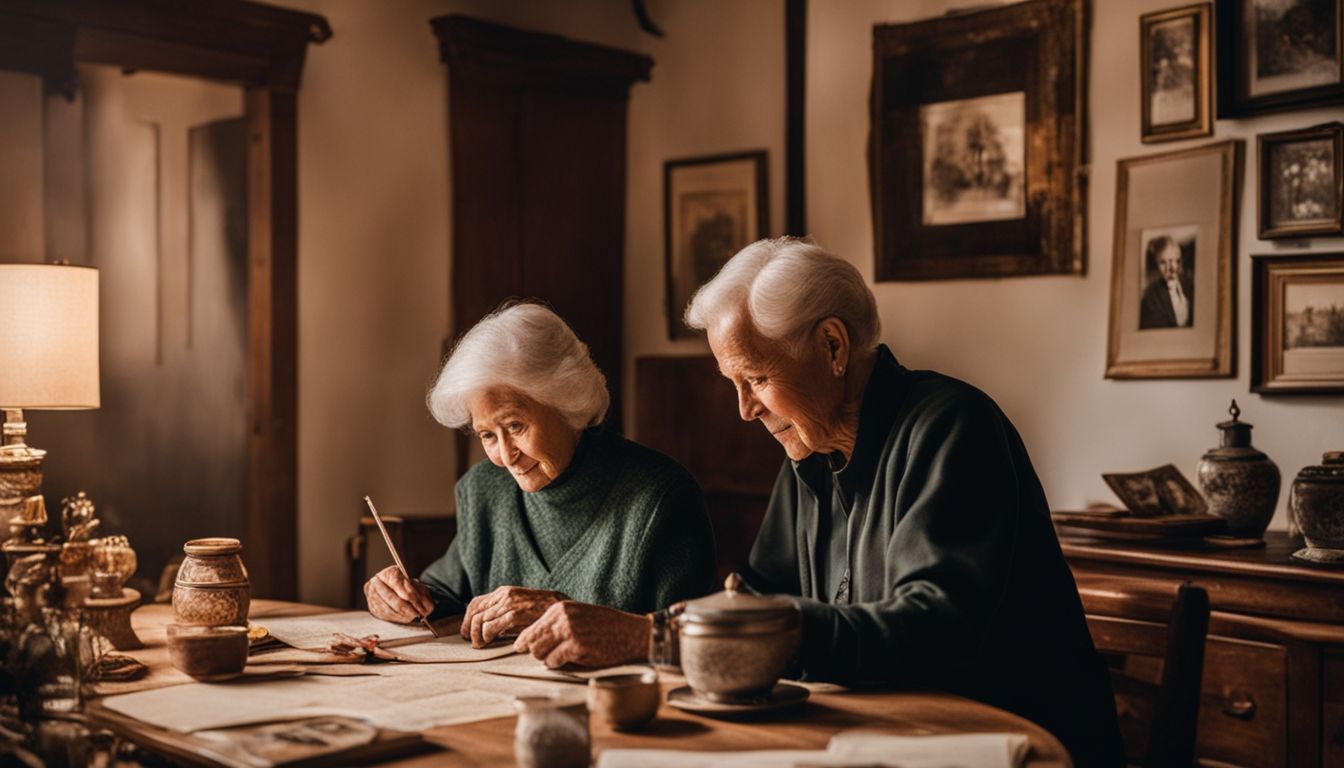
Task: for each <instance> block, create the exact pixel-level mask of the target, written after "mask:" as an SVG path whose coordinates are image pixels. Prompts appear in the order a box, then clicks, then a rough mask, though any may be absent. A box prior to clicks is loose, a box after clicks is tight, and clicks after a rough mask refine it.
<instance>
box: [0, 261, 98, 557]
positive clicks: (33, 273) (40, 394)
mask: <svg viewBox="0 0 1344 768" xmlns="http://www.w3.org/2000/svg"><path fill="white" fill-rule="evenodd" d="M98 394H99V389H98V270H97V269H93V268H91V267H78V266H70V265H65V264H0V408H3V409H4V412H5V421H4V427H3V437H0V522H8V523H9V525H10V527H11V531H12V532H13V533H14V534H15V536H16V538H19V537H23V539H27V538H29V537H32V536H34V535H35V534H36V533H37V531H38V530H39V529H40V528H41V527H42V525H43V524H44V523H46V508H45V505H44V504H43V503H42V496H41V489H42V459H43V457H45V456H46V453H47V452H46V451H43V450H39V449H37V448H31V447H29V446H28V445H27V444H26V443H25V438H26V436H27V434H28V425H27V424H26V423H25V422H24V420H23V411H24V409H29V410H78V409H85V408H97V407H98V405H99V396H98ZM23 539H21V540H23Z"/></svg>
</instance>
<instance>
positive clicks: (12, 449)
mask: <svg viewBox="0 0 1344 768" xmlns="http://www.w3.org/2000/svg"><path fill="white" fill-rule="evenodd" d="M0 434H2V435H3V444H0V520H13V519H14V518H16V517H20V516H22V515H23V512H24V506H23V502H24V499H27V498H28V497H30V496H36V495H38V494H39V493H41V491H42V459H44V458H46V456H47V452H46V451H43V450H40V449H38V448H30V447H28V446H27V445H26V444H25V443H24V438H25V437H26V436H27V435H28V423H27V422H25V421H24V420H23V411H21V410H19V409H18V408H6V409H5V423H4V426H3V428H2V429H0ZM42 522H43V523H45V522H46V520H43V521H42ZM13 533H15V532H14V531H10V534H11V535H12V534H13Z"/></svg>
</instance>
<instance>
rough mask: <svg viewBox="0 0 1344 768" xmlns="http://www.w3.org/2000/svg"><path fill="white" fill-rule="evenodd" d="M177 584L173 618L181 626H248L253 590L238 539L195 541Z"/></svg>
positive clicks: (184, 547) (186, 548)
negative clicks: (248, 612)
mask: <svg viewBox="0 0 1344 768" xmlns="http://www.w3.org/2000/svg"><path fill="white" fill-rule="evenodd" d="M182 551H183V552H185V553H186V555H187V557H186V559H184V560H183V561H182V567H181V568H179V569H178V571H177V581H176V582H175V583H174V584H173V617H174V619H175V620H176V621H177V623H178V624H192V625H198V626H207V627H222V626H229V625H240V626H244V627H245V626H247V609H248V607H249V606H250V604H251V586H250V584H249V583H248V580H247V568H245V567H244V566H243V558H242V556H241V555H240V554H239V553H241V552H242V551H243V544H242V542H240V541H238V540H237V539H225V538H211V539H192V540H191V541H188V542H187V543H186V544H184V545H182Z"/></svg>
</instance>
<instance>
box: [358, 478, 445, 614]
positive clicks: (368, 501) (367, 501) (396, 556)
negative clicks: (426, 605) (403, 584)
mask: <svg viewBox="0 0 1344 768" xmlns="http://www.w3.org/2000/svg"><path fill="white" fill-rule="evenodd" d="M364 503H365V504H368V505H369V511H370V512H372V513H373V522H375V523H377V524H378V531H379V532H380V533H382V534H383V541H384V542H385V543H386V544H387V551H388V552H391V553H392V561H393V562H395V563H396V564H397V570H398V571H401V575H402V576H405V577H406V581H410V580H411V574H409V573H407V572H406V566H405V565H403V564H402V562H401V555H399V554H397V548H396V547H394V546H392V537H391V536H388V535H387V528H386V527H385V526H384V525H383V518H381V517H379V516H378V509H377V508H376V507H374V506H373V499H370V498H369V497H368V496H365V497H364ZM419 618H420V623H421V624H424V625H425V629H428V630H429V634H431V635H433V636H435V637H438V636H439V631H438V630H436V629H434V625H433V624H430V623H429V619H428V618H426V617H424V616H421V617H419Z"/></svg>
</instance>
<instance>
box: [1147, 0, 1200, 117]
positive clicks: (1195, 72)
mask: <svg viewBox="0 0 1344 768" xmlns="http://www.w3.org/2000/svg"><path fill="white" fill-rule="evenodd" d="M1211 22H1212V13H1211V12H1210V6H1209V4H1208V3H1200V4H1199V5H1188V6H1185V7H1184V8H1174V9H1172V10H1169V11H1160V12H1158V13H1148V14H1144V15H1143V16H1140V17H1139V41H1140V49H1141V50H1140V55H1139V68H1140V72H1139V78H1140V80H1139V82H1140V84H1141V90H1142V94H1143V104H1142V110H1141V123H1140V132H1139V135H1140V138H1142V139H1143V142H1144V143H1145V144H1147V143H1152V142H1158V141H1174V140H1176V139H1189V138H1194V137H1197V136H1208V135H1211V134H1212V133H1213V115H1212V113H1213V93H1212V89H1211V88H1210V84H1211V82H1212V79H1211V71H1210V66H1211V63H1210V62H1211V57H1210V54H1209V50H1210V48H1211V47H1212V42H1213V31H1212V28H1211V26H1210V25H1211Z"/></svg>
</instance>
